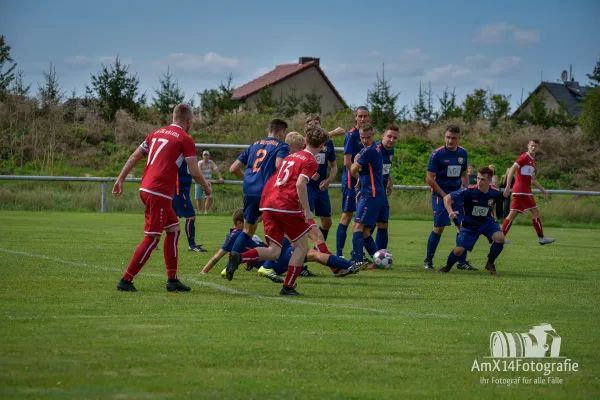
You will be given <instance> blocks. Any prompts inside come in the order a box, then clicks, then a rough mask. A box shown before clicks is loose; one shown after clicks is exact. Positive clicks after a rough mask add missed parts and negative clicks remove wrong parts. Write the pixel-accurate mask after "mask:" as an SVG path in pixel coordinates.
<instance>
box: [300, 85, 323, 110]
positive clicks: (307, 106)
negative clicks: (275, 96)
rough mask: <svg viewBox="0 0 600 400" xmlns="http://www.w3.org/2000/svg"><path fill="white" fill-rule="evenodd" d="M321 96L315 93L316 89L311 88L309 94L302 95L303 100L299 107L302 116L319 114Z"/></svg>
mask: <svg viewBox="0 0 600 400" xmlns="http://www.w3.org/2000/svg"><path fill="white" fill-rule="evenodd" d="M322 99H323V96H322V95H320V94H319V93H318V92H317V89H316V88H312V90H311V91H310V93H307V94H305V95H304V100H303V101H302V104H301V105H300V107H301V109H302V112H303V113H304V114H321V100H322Z"/></svg>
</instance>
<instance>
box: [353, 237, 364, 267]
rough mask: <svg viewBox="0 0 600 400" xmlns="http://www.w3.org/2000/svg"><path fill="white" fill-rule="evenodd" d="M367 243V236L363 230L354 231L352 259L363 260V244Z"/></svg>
mask: <svg viewBox="0 0 600 400" xmlns="http://www.w3.org/2000/svg"><path fill="white" fill-rule="evenodd" d="M364 245H365V238H364V237H363V233H362V232H354V233H353V234H352V260H355V261H358V260H362V259H363V256H364V255H365V253H364V252H363V246H364Z"/></svg>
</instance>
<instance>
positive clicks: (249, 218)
mask: <svg viewBox="0 0 600 400" xmlns="http://www.w3.org/2000/svg"><path fill="white" fill-rule="evenodd" d="M259 208H260V196H244V220H245V221H246V222H247V223H249V224H256V221H258V218H259V217H260V216H261V215H262V211H260V210H259Z"/></svg>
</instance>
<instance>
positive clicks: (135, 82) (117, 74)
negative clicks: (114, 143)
mask: <svg viewBox="0 0 600 400" xmlns="http://www.w3.org/2000/svg"><path fill="white" fill-rule="evenodd" d="M139 83H140V81H139V78H138V77H137V74H135V75H132V74H130V73H129V65H123V64H121V60H119V57H118V56H117V59H116V60H115V63H114V65H110V66H108V67H107V66H105V65H104V64H102V70H101V71H100V72H98V74H97V75H92V86H91V87H89V86H87V85H86V87H85V89H86V93H87V94H88V96H90V97H92V98H96V99H98V101H99V102H100V114H101V115H102V117H103V118H104V119H106V120H107V121H113V120H114V119H115V115H116V114H117V111H119V110H125V111H127V112H129V113H131V114H133V115H134V116H137V115H138V113H139V111H140V107H141V106H143V105H144V104H145V102H146V94H145V93H144V94H141V95H140V93H139Z"/></svg>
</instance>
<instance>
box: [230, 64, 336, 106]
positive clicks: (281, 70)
mask: <svg viewBox="0 0 600 400" xmlns="http://www.w3.org/2000/svg"><path fill="white" fill-rule="evenodd" d="M319 64H320V59H319V58H312V57H300V58H299V59H298V63H293V64H281V65H277V66H276V67H275V69H274V70H272V71H271V72H268V73H266V74H265V75H263V76H260V77H258V78H256V79H254V80H253V81H250V82H248V83H246V84H245V85H242V86H240V87H238V88H236V89H234V91H233V96H232V98H233V99H234V100H240V101H241V102H242V107H243V108H247V109H253V108H255V105H256V100H257V98H258V97H259V93H260V92H261V90H263V89H266V88H270V89H271V90H272V94H273V98H274V99H277V100H280V99H286V98H287V97H288V96H290V95H291V94H292V93H293V92H294V89H295V95H296V96H297V97H300V98H302V97H304V96H305V95H307V94H311V93H315V94H317V95H319V96H321V114H331V113H334V112H336V111H341V110H343V109H345V108H348V106H347V105H346V102H345V101H344V99H343V98H342V96H340V94H339V92H338V91H337V90H336V88H335V87H334V86H333V84H332V83H331V81H330V80H329V79H328V78H327V76H326V75H325V73H324V72H323V69H321V66H320V65H319Z"/></svg>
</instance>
